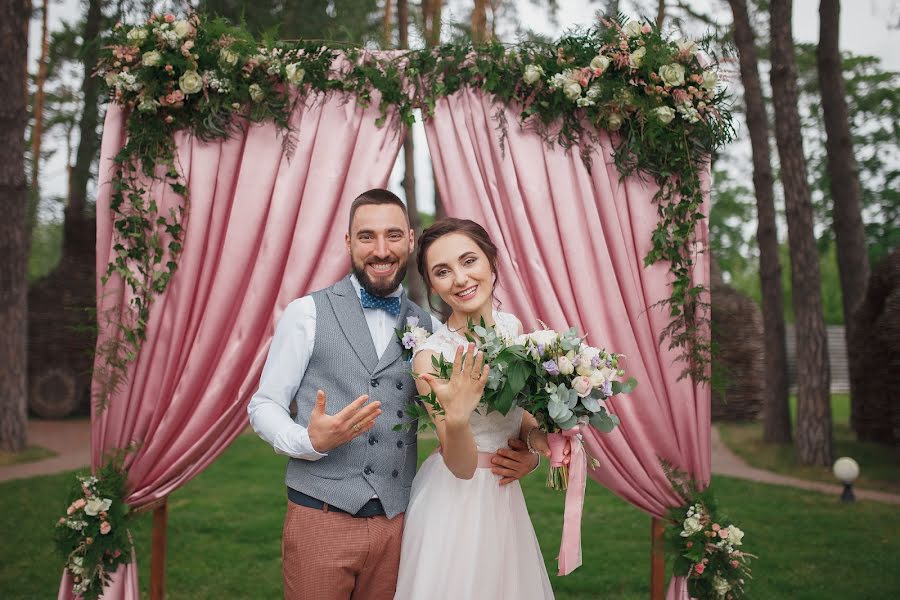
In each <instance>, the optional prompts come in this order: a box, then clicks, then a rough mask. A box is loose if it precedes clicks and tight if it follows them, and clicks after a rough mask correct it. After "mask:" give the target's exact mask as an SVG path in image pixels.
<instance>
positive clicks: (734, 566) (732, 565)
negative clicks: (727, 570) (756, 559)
mask: <svg viewBox="0 0 900 600" xmlns="http://www.w3.org/2000/svg"><path fill="white" fill-rule="evenodd" d="M731 567H732V568H733V569H737V568H738V561H736V560H733V561H731Z"/></svg>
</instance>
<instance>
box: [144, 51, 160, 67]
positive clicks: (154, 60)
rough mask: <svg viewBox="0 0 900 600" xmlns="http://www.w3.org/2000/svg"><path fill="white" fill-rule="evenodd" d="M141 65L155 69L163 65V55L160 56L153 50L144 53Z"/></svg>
mask: <svg viewBox="0 0 900 600" xmlns="http://www.w3.org/2000/svg"><path fill="white" fill-rule="evenodd" d="M141 63H142V64H143V65H144V66H145V67H155V66H157V65H159V64H160V63H162V54H160V53H159V52H158V51H156V50H151V51H150V52H144V54H143V56H142V57H141Z"/></svg>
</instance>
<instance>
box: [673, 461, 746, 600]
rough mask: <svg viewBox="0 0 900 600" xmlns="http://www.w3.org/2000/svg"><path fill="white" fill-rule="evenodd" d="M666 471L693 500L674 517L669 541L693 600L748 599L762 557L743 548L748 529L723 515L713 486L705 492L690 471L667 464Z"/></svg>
mask: <svg viewBox="0 0 900 600" xmlns="http://www.w3.org/2000/svg"><path fill="white" fill-rule="evenodd" d="M663 469H664V470H665V472H666V476H667V477H668V478H669V481H670V482H671V483H672V487H673V488H674V489H675V491H676V492H677V493H678V494H680V495H681V496H682V497H683V498H687V499H688V500H687V501H686V502H685V504H684V505H682V506H679V507H677V508H673V509H671V510H670V511H669V514H668V520H669V523H670V525H669V527H668V529H667V531H666V539H667V541H668V546H669V552H668V555H669V556H670V557H672V560H673V568H672V571H673V573H674V574H675V575H678V576H681V577H686V578H687V582H688V593H689V595H690V597H691V598H696V599H697V600H740V599H742V598H745V597H746V589H745V588H746V585H747V581H748V580H749V579H751V572H750V560H751V559H753V558H756V555H753V554H750V553H748V552H745V551H744V550H743V549H742V547H743V544H744V532H743V530H741V529H740V528H738V527H737V526H736V525H735V524H734V523H732V522H731V521H730V520H729V519H728V517H726V516H725V515H723V514H721V513H720V512H719V510H718V506H717V504H716V500H715V497H714V495H713V493H712V491H711V490H710V489H709V488H706V489H704V490H700V489H699V486H698V485H697V484H696V482H694V481H691V480H689V479H688V478H687V475H686V474H685V473H684V472H682V471H679V470H677V469H675V468H674V467H673V466H672V465H671V464H669V463H667V462H665V461H663Z"/></svg>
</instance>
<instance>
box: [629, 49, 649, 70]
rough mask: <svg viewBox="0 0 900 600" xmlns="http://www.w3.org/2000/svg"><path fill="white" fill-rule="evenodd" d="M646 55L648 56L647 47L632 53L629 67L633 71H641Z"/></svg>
mask: <svg viewBox="0 0 900 600" xmlns="http://www.w3.org/2000/svg"><path fill="white" fill-rule="evenodd" d="M645 54H647V48H646V47H645V46H641V47H640V48H638V49H637V50H635V51H634V52H632V53H631V56H629V57H628V66H629V67H631V68H632V69H639V68H640V67H641V65H642V64H644V55H645Z"/></svg>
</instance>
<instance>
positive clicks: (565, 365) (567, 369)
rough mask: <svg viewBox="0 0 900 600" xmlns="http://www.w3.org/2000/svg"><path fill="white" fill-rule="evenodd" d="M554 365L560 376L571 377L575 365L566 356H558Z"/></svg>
mask: <svg viewBox="0 0 900 600" xmlns="http://www.w3.org/2000/svg"><path fill="white" fill-rule="evenodd" d="M556 365H557V366H558V367H559V374H560V375H571V374H572V373H574V372H575V365H573V364H572V361H571V360H570V359H569V357H568V356H560V357H559V359H557V361H556Z"/></svg>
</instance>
